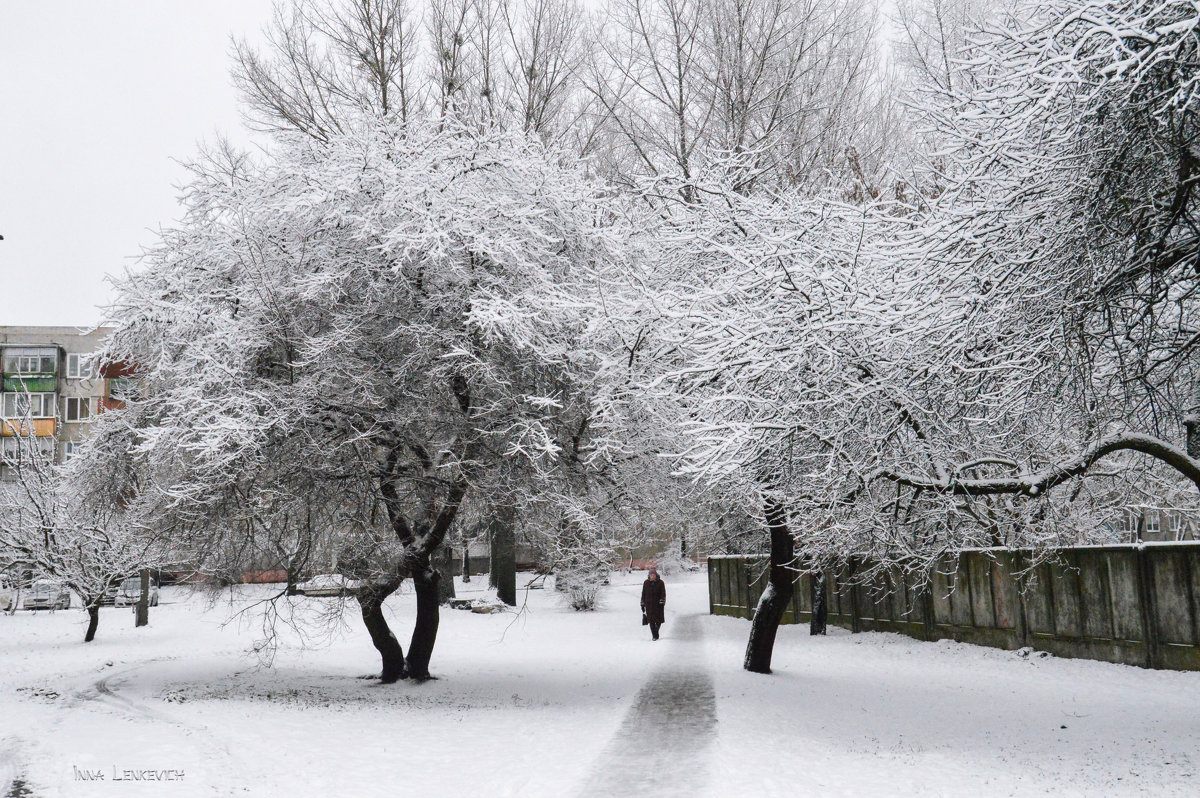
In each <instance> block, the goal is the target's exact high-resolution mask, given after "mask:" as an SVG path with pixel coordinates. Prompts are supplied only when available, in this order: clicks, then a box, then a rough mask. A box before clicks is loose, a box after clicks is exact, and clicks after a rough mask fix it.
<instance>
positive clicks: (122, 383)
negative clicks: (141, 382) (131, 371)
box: [108, 377, 138, 402]
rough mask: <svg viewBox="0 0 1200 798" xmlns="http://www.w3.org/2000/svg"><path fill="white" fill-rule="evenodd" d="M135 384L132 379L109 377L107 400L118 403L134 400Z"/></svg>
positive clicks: (136, 390) (136, 389)
mask: <svg viewBox="0 0 1200 798" xmlns="http://www.w3.org/2000/svg"><path fill="white" fill-rule="evenodd" d="M137 392H138V385H137V382H136V381H135V380H134V379H133V378H132V377H110V378H109V380H108V398H109V399H115V400H116V401H118V402H125V401H129V400H130V399H136V398H137Z"/></svg>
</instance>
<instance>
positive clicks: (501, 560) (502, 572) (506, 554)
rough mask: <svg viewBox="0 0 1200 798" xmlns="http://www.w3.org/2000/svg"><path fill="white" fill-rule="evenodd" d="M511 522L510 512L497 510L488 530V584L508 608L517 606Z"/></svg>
mask: <svg viewBox="0 0 1200 798" xmlns="http://www.w3.org/2000/svg"><path fill="white" fill-rule="evenodd" d="M513 520H514V519H513V513H512V510H510V509H497V510H496V513H495V515H494V516H493V517H492V522H491V524H490V526H489V528H488V540H489V542H490V544H491V550H492V558H491V559H492V561H491V567H490V570H489V574H488V583H489V584H490V585H491V586H492V587H494V588H496V595H497V597H499V599H500V600H501V601H503V602H504V603H505V604H507V605H508V606H510V607H515V606H517V551H516V548H517V547H516V536H515V535H514V534H513Z"/></svg>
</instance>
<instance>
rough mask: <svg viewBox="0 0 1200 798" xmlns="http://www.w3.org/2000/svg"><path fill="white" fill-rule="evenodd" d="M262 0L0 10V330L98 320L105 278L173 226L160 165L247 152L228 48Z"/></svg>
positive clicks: (247, 30) (114, 1) (64, 3)
mask: <svg viewBox="0 0 1200 798" xmlns="http://www.w3.org/2000/svg"><path fill="white" fill-rule="evenodd" d="M270 15H271V0H203V2H201V0H53V2H45V1H44V0H28V1H24V0H0V235H3V236H4V238H5V240H4V241H0V325H5V324H78V325H90V324H95V323H98V322H100V321H101V320H102V312H101V311H100V310H99V309H98V308H97V305H104V304H106V303H108V302H109V301H111V297H112V294H111V291H110V288H109V286H108V284H107V282H106V281H105V275H107V274H120V273H122V272H123V271H124V270H125V269H126V268H127V267H129V266H131V265H133V258H134V257H136V256H137V254H138V253H139V252H140V251H141V246H142V245H144V244H148V243H150V242H151V241H153V238H154V235H153V232H152V231H153V230H154V229H155V228H157V226H158V225H159V224H160V223H166V222H169V221H171V220H172V219H174V218H175V217H176V216H177V210H178V205H177V202H176V196H177V194H178V192H177V191H176V189H175V186H176V185H177V184H178V183H180V182H181V181H182V180H183V174H184V173H183V170H182V169H181V168H180V167H179V165H178V164H176V163H174V162H173V161H172V159H173V158H181V159H186V158H188V157H190V156H191V155H192V154H193V153H195V151H196V149H197V145H198V143H199V142H201V141H212V140H213V139H214V138H215V137H216V135H217V134H222V135H226V136H228V137H229V138H230V139H232V140H233V141H234V142H237V143H240V144H243V145H248V144H249V143H250V141H251V138H250V135H249V134H248V133H247V132H246V131H245V129H244V128H243V127H242V125H241V119H240V117H239V115H238V106H237V98H236V94H235V92H234V90H233V87H232V85H231V81H230V78H229V67H230V63H231V62H230V59H229V54H228V53H229V36H230V34H231V33H233V34H236V35H238V36H243V35H245V36H248V37H249V38H251V39H252V40H253V39H258V38H259V35H258V34H259V30H260V29H261V28H262V26H263V25H264V24H265V23H266V22H267V20H268V19H269V18H270Z"/></svg>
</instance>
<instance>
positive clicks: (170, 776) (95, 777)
mask: <svg viewBox="0 0 1200 798" xmlns="http://www.w3.org/2000/svg"><path fill="white" fill-rule="evenodd" d="M71 771H72V774H73V775H74V777H75V781H183V778H184V772H183V771H182V770H177V769H175V768H121V769H118V768H117V766H116V765H113V766H111V767H110V768H109V769H107V770H105V769H103V768H81V767H79V766H77V765H71Z"/></svg>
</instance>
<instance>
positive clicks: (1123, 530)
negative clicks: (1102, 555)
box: [1113, 507, 1200, 543]
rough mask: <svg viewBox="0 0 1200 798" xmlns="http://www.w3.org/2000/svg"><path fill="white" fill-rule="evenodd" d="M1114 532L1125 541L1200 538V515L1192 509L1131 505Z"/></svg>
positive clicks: (1118, 521)
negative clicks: (1199, 516)
mask: <svg viewBox="0 0 1200 798" xmlns="http://www.w3.org/2000/svg"><path fill="white" fill-rule="evenodd" d="M1113 532H1114V533H1115V535H1116V536H1117V537H1118V538H1119V539H1120V541H1121V542H1122V543H1138V542H1140V541H1145V542H1154V541H1182V540H1200V518H1198V517H1197V515H1196V513H1195V511H1192V510H1179V509H1173V508H1170V507H1127V508H1125V509H1124V510H1122V511H1121V512H1120V513H1119V515H1118V517H1117V523H1116V528H1115V529H1114V530H1113Z"/></svg>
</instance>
